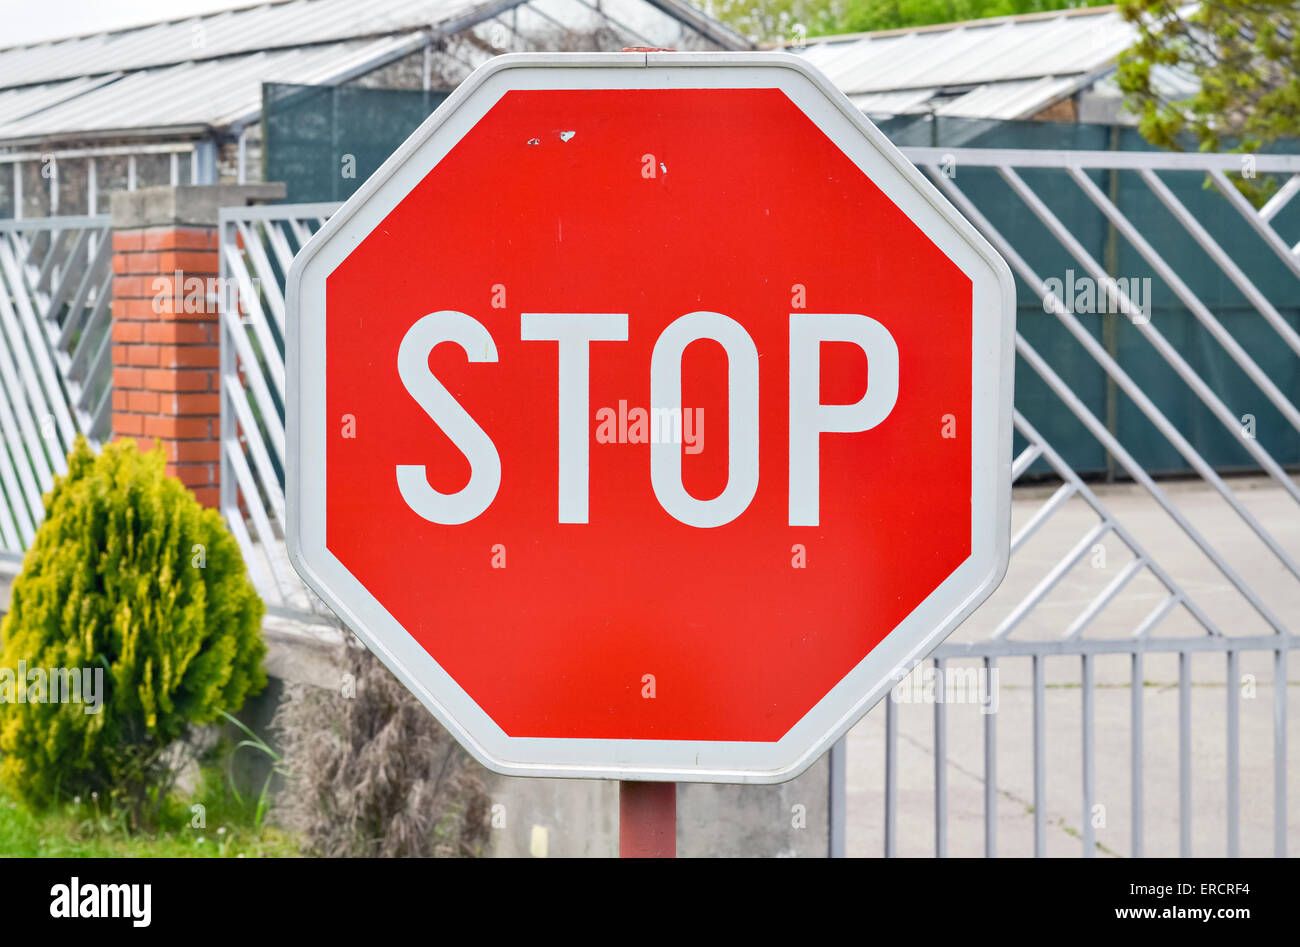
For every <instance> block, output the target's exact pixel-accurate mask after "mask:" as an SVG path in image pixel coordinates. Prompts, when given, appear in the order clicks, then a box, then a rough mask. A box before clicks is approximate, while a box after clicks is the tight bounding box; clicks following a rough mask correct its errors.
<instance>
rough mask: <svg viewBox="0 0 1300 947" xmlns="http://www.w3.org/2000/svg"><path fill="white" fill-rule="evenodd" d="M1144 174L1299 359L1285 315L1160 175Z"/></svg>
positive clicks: (1299, 342) (1298, 337) (1297, 339)
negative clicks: (1275, 306)
mask: <svg viewBox="0 0 1300 947" xmlns="http://www.w3.org/2000/svg"><path fill="white" fill-rule="evenodd" d="M1141 174H1142V180H1143V181H1145V182H1146V185H1147V187H1148V188H1150V189H1151V192H1152V193H1153V194H1155V196H1156V197H1157V198H1158V199H1159V200H1160V203H1162V204H1164V205H1165V207H1166V208H1167V209H1168V210H1169V212H1170V213H1171V214H1173V215H1174V217H1175V218H1176V219H1177V220H1178V222H1179V223H1180V224H1182V225H1183V228H1184V229H1185V230H1186V231H1187V232H1188V233H1189V234H1191V236H1192V238H1193V239H1194V240H1195V241H1196V242H1197V243H1199V244H1200V245H1201V249H1203V250H1204V251H1205V252H1206V253H1208V254H1209V255H1210V258H1211V259H1212V260H1214V262H1215V263H1216V264H1217V265H1218V267H1219V269H1221V270H1223V272H1224V275H1226V276H1227V277H1228V279H1230V280H1231V281H1232V284H1233V285H1234V286H1236V287H1237V289H1239V290H1241V293H1242V295H1244V296H1245V297H1246V298H1247V299H1248V300H1250V304H1251V305H1252V306H1254V307H1255V309H1256V310H1257V311H1258V312H1259V314H1260V315H1261V316H1263V317H1264V319H1265V321H1266V322H1268V324H1269V325H1270V326H1272V327H1273V328H1274V329H1275V330H1276V331H1277V334H1278V335H1280V336H1281V337H1282V340H1283V341H1284V342H1286V344H1287V345H1288V346H1290V347H1291V351H1293V352H1295V353H1296V354H1297V355H1300V332H1297V331H1296V330H1295V329H1294V328H1293V327H1292V326H1291V323H1289V322H1287V321H1286V320H1285V319H1284V318H1282V314H1281V313H1279V312H1278V311H1277V309H1276V308H1274V306H1273V304H1272V303H1270V302H1269V301H1268V298H1267V297H1265V295H1264V294H1263V293H1262V292H1260V290H1259V287H1257V286H1256V285H1255V284H1254V283H1253V282H1252V281H1251V279H1250V277H1248V276H1247V275H1246V274H1245V273H1244V272H1243V271H1242V269H1241V267H1239V266H1238V265H1237V264H1236V261H1234V260H1233V259H1232V257H1231V256H1230V255H1229V254H1228V253H1227V251H1225V250H1224V249H1223V247H1222V246H1220V245H1219V243H1218V241H1217V240H1215V239H1214V238H1213V237H1212V236H1210V233H1209V231H1207V230H1206V229H1205V227H1204V226H1202V225H1201V222H1200V221H1199V220H1197V219H1196V217H1195V216H1194V215H1193V214H1192V212H1191V211H1189V210H1188V209H1187V207H1186V206H1185V205H1184V204H1183V202H1182V201H1180V200H1179V199H1178V197H1177V196H1176V195H1175V194H1174V192H1173V191H1171V190H1170V189H1169V186H1168V185H1167V184H1165V182H1164V181H1162V180H1160V177H1159V175H1157V174H1156V173H1155V172H1154V171H1150V170H1143V171H1142V172H1141ZM1292 180H1293V181H1300V175H1297V176H1296V177H1294V178H1292Z"/></svg>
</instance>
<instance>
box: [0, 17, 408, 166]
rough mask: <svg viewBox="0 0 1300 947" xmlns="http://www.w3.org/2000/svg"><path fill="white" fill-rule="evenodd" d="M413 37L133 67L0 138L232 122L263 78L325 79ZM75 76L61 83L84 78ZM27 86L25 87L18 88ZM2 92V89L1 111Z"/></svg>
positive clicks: (252, 111)
mask: <svg viewBox="0 0 1300 947" xmlns="http://www.w3.org/2000/svg"><path fill="white" fill-rule="evenodd" d="M410 43H411V40H410V39H409V38H407V37H404V36H395V37H393V36H390V37H386V38H384V39H379V40H370V41H366V40H359V41H354V42H350V43H330V44H327V45H324V46H311V47H307V48H304V49H282V50H277V51H274V52H266V53H253V54H251V55H247V56H231V57H228V58H226V59H216V60H205V61H200V62H186V63H180V64H179V65H175V66H164V67H161V68H158V69H146V70H143V71H140V72H132V73H129V74H127V75H125V76H122V77H121V78H119V79H117V80H116V81H113V82H107V83H103V84H101V85H99V86H98V87H97V88H90V89H89V90H88V91H85V92H84V93H83V94H80V95H76V96H75V97H72V98H70V99H68V100H67V101H64V102H62V103H61V104H56V105H53V106H51V107H48V108H44V109H40V110H39V111H36V112H34V113H32V114H27V115H25V116H24V117H22V118H19V119H16V120H14V121H10V122H0V140H13V139H17V138H38V137H53V136H59V135H69V134H74V133H86V134H91V135H94V134H103V133H107V132H111V131H129V130H138V129H148V128H164V127H171V128H176V127H187V126H194V127H202V126H218V127H220V126H226V125H230V124H232V123H234V122H236V121H240V120H245V121H246V120H248V119H251V118H253V117H255V116H256V115H257V113H258V112H259V111H260V110H261V96H262V83H263V82H297V83H303V84H308V85H310V84H313V83H318V82H327V81H329V80H330V79H331V78H332V77H334V76H337V75H339V74H340V73H342V72H346V71H347V70H349V69H350V68H353V67H355V66H357V65H360V64H363V63H366V62H370V61H373V60H375V59H376V58H378V57H381V56H383V55H385V54H388V53H392V52H398V51H401V50H402V49H403V48H405V47H409V46H410ZM84 83H86V80H72V81H71V82H69V83H61V85H73V84H84ZM14 91H26V90H14ZM3 104H4V98H3V94H2V93H0V111H2V109H3Z"/></svg>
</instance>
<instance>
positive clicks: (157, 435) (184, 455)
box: [112, 184, 284, 507]
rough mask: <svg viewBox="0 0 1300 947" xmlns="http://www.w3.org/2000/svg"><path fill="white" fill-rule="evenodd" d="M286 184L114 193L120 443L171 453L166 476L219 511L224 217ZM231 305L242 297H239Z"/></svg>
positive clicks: (275, 193)
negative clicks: (227, 210) (228, 209)
mask: <svg viewBox="0 0 1300 947" xmlns="http://www.w3.org/2000/svg"><path fill="white" fill-rule="evenodd" d="M283 193H284V190H283V185H275V184H272V185H252V186H245V187H220V186H217V187H155V188H142V189H140V190H137V191H131V192H127V193H119V194H114V195H113V198H112V211H113V436H114V438H118V439H120V438H134V439H135V440H136V441H137V442H138V443H139V446H140V447H141V448H143V449H147V448H150V447H152V446H153V444H154V441H155V439H157V441H158V442H160V443H161V444H162V447H163V449H164V450H165V451H166V452H167V473H168V474H171V475H173V476H175V477H178V478H180V480H181V482H182V483H184V484H185V485H186V486H187V487H189V488H190V489H191V490H193V491H194V494H195V496H196V497H198V499H199V502H201V503H203V504H204V505H205V506H210V507H216V506H217V505H218V503H219V501H220V486H221V479H220V477H221V465H220V460H221V445H220V437H221V388H220V375H219V368H220V362H221V335H220V331H219V323H218V320H219V313H218V309H217V303H218V298H219V297H220V296H221V295H222V293H223V292H225V288H224V287H223V286H222V285H221V283H220V279H219V277H220V273H219V262H218V233H217V210H218V209H219V208H220V207H224V206H238V205H243V204H247V203H251V202H253V201H255V200H267V199H271V200H274V199H277V198H280V197H283ZM227 298H234V295H233V291H231V292H230V293H228V294H227Z"/></svg>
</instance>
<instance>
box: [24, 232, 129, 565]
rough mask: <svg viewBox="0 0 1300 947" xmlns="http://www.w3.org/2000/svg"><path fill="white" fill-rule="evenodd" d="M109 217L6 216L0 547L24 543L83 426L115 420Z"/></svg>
mask: <svg viewBox="0 0 1300 947" xmlns="http://www.w3.org/2000/svg"><path fill="white" fill-rule="evenodd" d="M111 254H112V240H111V236H110V232H109V218H108V217H107V216H96V217H47V218H37V219H33V220H0V433H2V434H3V443H4V449H3V450H0V553H4V554H8V555H10V556H16V555H19V554H21V553H22V552H23V550H24V549H26V547H27V545H28V544H29V543H30V542H31V540H32V536H33V535H34V533H35V528H36V526H37V525H38V524H39V523H40V520H41V516H42V503H41V494H42V493H44V492H45V491H47V490H49V489H50V487H51V486H52V485H53V477H54V475H55V474H61V473H65V472H66V470H67V461H66V456H67V453H68V452H69V451H70V450H71V449H72V445H73V441H74V440H75V439H76V436H77V434H78V433H82V434H86V435H87V436H88V437H89V438H90V439H91V440H92V441H97V440H98V439H99V438H102V437H104V436H105V435H106V434H107V433H108V427H109V423H110V421H111V417H110V410H111V399H112V394H111V388H112V385H111V382H112V368H113V367H112V352H111V334H112V333H111V329H112V326H111V321H112V313H111V307H110V305H109V302H110V299H111V296H112V279H113V274H112V268H111V260H110V256H111Z"/></svg>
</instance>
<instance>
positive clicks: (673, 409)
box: [287, 53, 1014, 782]
mask: <svg viewBox="0 0 1300 947" xmlns="http://www.w3.org/2000/svg"><path fill="white" fill-rule="evenodd" d="M1013 305H1014V295H1013V284H1012V280H1011V275H1010V271H1009V270H1008V268H1007V266H1006V264H1005V263H1004V262H1003V261H1002V260H1001V258H1000V257H998V255H997V254H996V253H995V252H994V250H993V249H992V248H991V247H990V246H989V245H988V244H987V243H986V242H985V241H984V240H983V239H982V238H981V237H980V236H979V235H978V233H977V232H976V231H975V229H974V228H973V227H972V226H971V225H970V224H969V223H968V222H967V221H966V220H965V219H964V218H962V217H961V216H960V215H959V214H958V213H957V211H956V210H954V209H953V208H952V206H951V205H949V204H948V202H947V201H946V200H945V199H944V198H943V197H942V196H941V195H940V194H939V193H938V191H937V190H936V189H935V188H934V187H933V186H932V185H931V184H930V183H929V182H928V181H927V180H926V179H925V178H924V177H923V176H922V175H921V173H920V172H919V171H917V169H916V168H915V167H913V166H912V165H911V164H910V163H909V162H908V161H907V160H906V159H905V158H903V157H902V155H900V154H899V152H898V151H897V150H896V149H895V148H894V147H893V146H892V145H891V144H890V143H889V142H888V141H887V140H886V139H885V137H884V136H883V135H882V134H881V133H880V132H879V131H877V130H876V128H875V127H874V126H872V125H871V124H870V123H869V122H868V121H867V120H866V119H865V118H864V117H863V116H862V114H861V113H860V112H858V110H857V109H855V108H854V106H853V105H852V104H851V103H850V102H849V101H848V100H847V99H846V98H845V97H844V96H843V95H842V94H841V93H840V92H838V91H837V90H835V89H834V87H832V86H831V85H830V84H829V83H828V82H827V81H826V79H825V78H824V77H822V76H821V75H820V74H819V73H818V72H817V71H816V70H814V69H813V68H811V67H810V66H809V65H807V64H806V63H804V62H803V61H802V60H800V59H798V58H797V57H794V56H789V55H785V54H779V53H746V54H735V53H710V54H695V53H624V54H617V53H615V54H530V55H512V56H503V57H500V58H498V59H495V60H493V61H491V62H489V63H488V64H486V65H485V66H483V67H482V68H480V69H479V70H478V71H477V72H475V73H474V74H473V75H472V76H471V77H470V78H469V79H468V80H467V81H466V82H465V83H464V84H462V85H461V87H460V88H459V89H457V91H456V92H455V93H454V94H453V95H452V96H451V97H450V98H448V99H447V101H446V102H445V103H444V104H443V105H442V107H441V108H439V109H438V111H437V112H435V113H434V114H433V115H431V116H430V117H429V118H428V120H426V121H425V122H424V124H423V125H421V126H420V128H419V129H417V130H416V131H415V133H414V134H412V135H411V137H410V139H409V140H408V141H406V143H405V144H403V145H402V147H401V148H399V149H398V150H397V152H396V153H394V154H393V156H392V157H391V158H390V159H389V160H388V161H387V162H385V164H384V165H383V167H381V168H380V169H379V171H378V172H376V173H375V175H374V176H373V177H372V178H371V179H370V180H369V181H367V182H366V183H365V184H364V185H363V186H362V187H361V188H360V189H359V190H358V191H357V193H356V194H355V195H354V196H353V197H352V199H351V200H349V201H348V202H347V203H346V204H345V205H344V206H343V208H342V209H341V210H339V211H338V213H336V214H335V215H334V216H333V217H332V218H331V219H330V220H329V222H328V223H326V224H325V226H324V227H323V228H322V229H321V231H320V233H318V234H317V235H316V236H315V237H314V238H313V239H312V240H311V241H310V242H309V243H308V244H307V246H306V247H305V248H304V249H303V251H302V252H301V253H300V254H298V256H297V258H296V259H295V260H294V263H293V268H292V269H291V271H290V274H289V282H288V311H289V314H290V318H289V338H288V360H287V369H288V381H289V403H288V445H289V464H288V504H289V506H288V518H289V521H288V525H289V536H288V546H289V551H290V555H291V557H292V560H293V563H294V565H295V567H296V568H297V569H298V571H299V573H300V574H301V575H302V577H303V578H304V580H305V581H306V582H307V583H308V585H310V586H311V588H312V589H313V590H314V591H315V592H316V593H317V594H319V595H320V596H321V598H322V599H324V600H325V601H326V602H327V603H328V604H329V605H330V606H331V607H332V608H333V609H334V610H335V611H336V612H337V613H338V614H339V615H340V616H341V617H342V619H343V620H344V621H345V622H346V623H347V624H348V625H349V626H350V627H351V628H352V629H353V630H354V631H355V632H356V633H357V634H358V635H359V636H360V637H361V638H362V639H363V640H364V641H365V642H366V643H367V644H368V645H369V647H370V648H371V649H373V650H374V651H375V653H376V654H378V655H379V656H380V658H382V659H383V661H384V662H385V663H386V664H387V665H388V667H389V668H390V669H392V671H393V672H394V673H395V674H397V676H398V677H399V678H400V679H401V680H402V681H403V682H404V683H405V684H406V686H407V687H409V688H410V689H411V690H412V691H413V692H414V693H415V694H417V695H418V696H419V697H420V699H421V700H422V701H423V702H424V704H425V705H426V706H427V707H428V708H429V709H430V710H431V711H432V712H433V713H434V714H435V715H436V716H437V717H438V719H439V720H440V721H442V723H443V724H444V725H446V726H447V727H448V729H449V730H450V731H451V732H452V733H453V734H455V736H456V737H457V738H458V739H459V740H460V741H461V742H462V743H463V744H464V745H465V746H466V748H468V749H469V750H470V751H471V752H472V753H473V754H474V755H475V756H476V757H477V758H478V759H479V760H480V761H481V762H483V763H484V764H485V765H487V766H488V767H490V768H492V769H494V770H497V771H499V772H503V773H507V774H513V775H551V776H587V777H599V778H611V779H653V780H693V781H711V782H777V781H780V780H784V779H789V778H791V777H793V776H796V775H798V774H799V773H800V772H802V771H803V770H804V769H805V768H806V767H807V766H808V765H809V764H810V763H811V762H812V761H813V760H814V759H816V758H817V756H818V755H820V754H821V753H822V752H823V751H824V750H825V749H826V748H827V747H828V746H829V745H830V743H831V742H832V741H833V740H835V739H837V738H838V737H839V736H840V735H842V734H843V733H844V732H845V730H847V729H848V728H849V727H850V726H851V725H852V724H853V723H854V722H855V721H856V720H858V719H859V718H860V717H861V716H862V715H863V714H864V713H865V712H866V711H867V710H868V709H870V708H871V706H872V705H873V704H874V703H875V702H876V701H877V700H878V699H879V698H880V697H881V696H882V695H883V694H885V693H886V691H887V690H888V689H889V687H891V686H892V685H893V683H894V682H895V681H896V680H897V679H898V678H899V676H900V674H901V673H902V671H904V670H906V669H908V668H910V667H911V666H912V665H913V664H915V663H916V662H917V661H919V660H921V659H922V658H923V657H924V656H925V655H926V654H928V653H929V652H930V651H931V650H932V649H933V648H934V647H935V646H936V645H938V643H939V642H940V641H942V640H943V638H944V637H945V636H946V635H947V634H948V633H949V632H951V631H952V629H953V628H954V627H956V625H957V624H958V623H959V622H960V621H961V620H962V619H963V618H965V617H966V616H967V615H968V614H969V613H970V612H971V611H972V610H973V609H974V608H975V607H976V606H977V605H979V603H980V602H981V601H983V600H984V599H985V598H986V597H987V596H988V595H989V594H990V592H992V590H993V589H994V588H995V587H996V586H997V584H998V582H999V581H1000V580H1001V577H1002V575H1003V573H1004V571H1005V568H1006V562H1007V555H1008V535H1009V519H1010V513H1009V510H1010V479H1011V476H1010V474H1011V471H1010V465H1011V384H1012V358H1013V350H1012V340H1013V335H1014V308H1013Z"/></svg>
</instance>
